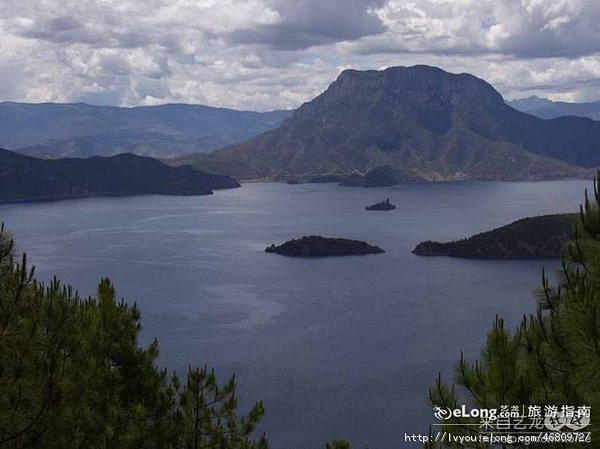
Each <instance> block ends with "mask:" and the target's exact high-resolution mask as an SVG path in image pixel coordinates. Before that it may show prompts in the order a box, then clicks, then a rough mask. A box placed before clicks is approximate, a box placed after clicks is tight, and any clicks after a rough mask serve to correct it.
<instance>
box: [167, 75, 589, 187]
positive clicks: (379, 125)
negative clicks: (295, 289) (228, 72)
mask: <svg viewBox="0 0 600 449" xmlns="http://www.w3.org/2000/svg"><path fill="white" fill-rule="evenodd" d="M179 163H192V164H194V165H196V166H198V167H202V168H204V169H207V170H209V171H213V172H218V173H226V174H230V175H232V176H235V177H238V178H242V179H274V180H293V181H335V180H337V181H340V180H341V181H343V182H345V183H347V184H350V185H389V184H394V183H397V182H405V181H436V180H463V179H482V180H523V179H548V178H562V177H587V176H589V175H590V172H589V171H587V170H585V168H591V167H596V166H600V123H596V122H594V121H592V120H590V119H584V118H577V117H565V118H559V119H554V120H541V119H539V118H537V117H534V116H531V115H528V114H525V113H522V112H519V111H517V110H515V109H513V108H511V107H510V106H508V105H506V104H505V102H504V100H503V99H502V96H501V95H500V94H499V93H498V92H497V91H496V90H495V89H494V88H493V87H492V86H491V85H489V84H488V83H486V82H485V81H483V80H481V79H479V78H476V77H474V76H472V75H469V74H459V75H456V74H451V73H448V72H445V71H443V70H441V69H439V68H435V67H429V66H414V67H392V68H389V69H386V70H382V71H375V70H369V71H357V70H346V71H344V72H342V74H341V75H340V76H339V77H338V78H337V80H336V81H335V82H333V83H332V84H331V85H330V86H329V88H328V89H327V90H326V91H325V92H323V93H322V94H321V95H319V96H318V97H316V98H315V99H314V100H312V101H310V102H308V103H305V104H303V105H302V106H301V107H300V108H299V109H298V110H296V112H295V113H294V114H293V115H292V117H291V118H290V119H288V120H287V121H286V122H285V123H284V124H283V125H282V126H281V127H280V128H278V129H276V130H273V131H269V132H267V133H264V134H262V135H260V136H258V137H256V138H254V139H251V140H250V141H248V142H245V143H242V144H238V145H234V146H231V147H228V148H225V149H222V150H217V151H215V152H213V153H210V154H208V155H191V156H188V157H185V158H182V159H181V160H179ZM582 167H585V168H582Z"/></svg>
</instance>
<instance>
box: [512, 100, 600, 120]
mask: <svg viewBox="0 0 600 449" xmlns="http://www.w3.org/2000/svg"><path fill="white" fill-rule="evenodd" d="M508 104H509V105H510V106H511V107H513V108H515V109H518V110H519V111H523V112H527V113H529V114H532V115H535V116H536V117H539V118H543V119H551V118H556V117H564V116H568V115H571V116H576V117H587V118H591V119H592V120H600V101H592V102H589V103H567V102H565V101H551V100H548V99H547V98H539V97H536V96H535V95H534V96H531V97H527V98H520V99H517V100H512V101H509V102H508Z"/></svg>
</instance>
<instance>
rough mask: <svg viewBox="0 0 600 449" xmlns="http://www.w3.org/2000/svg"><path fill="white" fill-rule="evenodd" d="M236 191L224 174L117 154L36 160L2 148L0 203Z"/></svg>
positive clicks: (0, 154)
mask: <svg viewBox="0 0 600 449" xmlns="http://www.w3.org/2000/svg"><path fill="white" fill-rule="evenodd" d="M233 187H239V184H238V183H237V181H236V180H235V179H233V178H231V177H229V176H225V175H213V174H209V173H203V172H200V171H198V170H195V169H193V168H192V167H189V166H182V167H171V166H168V165H165V164H163V163H162V162H160V161H157V160H156V159H152V158H149V157H142V156H136V155H133V154H121V155H118V156H113V157H100V156H94V157H91V158H88V159H78V158H65V159H53V160H45V159H37V158H33V157H29V156H23V155H20V154H16V153H13V152H11V151H8V150H2V149H0V202H6V201H21V200H53V199H62V198H78V197H86V196H99V195H137V194H167V195H207V194H210V193H212V191H213V190H214V189H227V188H233Z"/></svg>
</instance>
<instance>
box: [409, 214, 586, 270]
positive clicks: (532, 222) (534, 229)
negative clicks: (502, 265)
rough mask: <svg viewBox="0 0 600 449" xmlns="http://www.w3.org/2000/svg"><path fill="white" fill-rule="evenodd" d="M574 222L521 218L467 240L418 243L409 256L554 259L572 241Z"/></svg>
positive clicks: (573, 219) (570, 219)
mask: <svg viewBox="0 0 600 449" xmlns="http://www.w3.org/2000/svg"><path fill="white" fill-rule="evenodd" d="M575 222H576V215H575V214H560V215H543V216H539V217H530V218H524V219H522V220H518V221H515V222H513V223H511V224H509V225H506V226H503V227H501V228H498V229H494V230H492V231H488V232H483V233H481V234H477V235H474V236H472V237H469V238H467V239H462V240H457V241H454V242H447V243H440V242H433V241H431V240H428V241H426V242H421V243H419V244H418V245H417V247H416V248H415V249H414V250H413V253H414V254H416V255H419V256H450V257H461V258H468V259H557V258H560V257H561V256H562V254H563V251H564V248H565V245H566V243H567V242H568V241H569V240H571V239H572V238H573V235H574V227H575Z"/></svg>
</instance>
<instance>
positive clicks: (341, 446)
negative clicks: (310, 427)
mask: <svg viewBox="0 0 600 449" xmlns="http://www.w3.org/2000/svg"><path fill="white" fill-rule="evenodd" d="M325 449H352V445H351V444H350V442H349V441H346V440H333V441H330V442H329V443H327V444H326V445H325Z"/></svg>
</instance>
